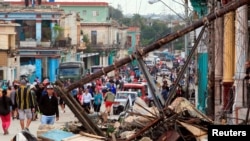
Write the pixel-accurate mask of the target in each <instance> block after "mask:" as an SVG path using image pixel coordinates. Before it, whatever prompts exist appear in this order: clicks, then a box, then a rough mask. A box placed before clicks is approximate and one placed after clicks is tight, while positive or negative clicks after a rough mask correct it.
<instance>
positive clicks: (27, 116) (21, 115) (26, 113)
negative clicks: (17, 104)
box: [18, 109, 32, 120]
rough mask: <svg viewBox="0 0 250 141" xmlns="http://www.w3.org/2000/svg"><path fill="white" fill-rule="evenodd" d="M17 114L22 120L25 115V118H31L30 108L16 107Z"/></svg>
mask: <svg viewBox="0 0 250 141" xmlns="http://www.w3.org/2000/svg"><path fill="white" fill-rule="evenodd" d="M18 115H19V119H20V120H24V119H25V115H26V118H27V119H32V111H31V109H24V110H21V109H18Z"/></svg>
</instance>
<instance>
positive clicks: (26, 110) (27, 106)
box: [15, 80, 35, 130]
mask: <svg viewBox="0 0 250 141" xmlns="http://www.w3.org/2000/svg"><path fill="white" fill-rule="evenodd" d="M26 83H27V82H26V81H25V80H21V84H20V87H19V88H18V89H17V90H16V95H15V106H16V107H17V109H18V114H19V120H20V125H21V128H22V130H24V129H26V130H28V129H29V125H30V123H31V121H32V111H35V109H34V106H35V98H34V97H33V95H32V94H31V91H30V89H29V88H28V87H27V86H26ZM25 116H26V118H27V122H26V126H25V125H24V120H25Z"/></svg>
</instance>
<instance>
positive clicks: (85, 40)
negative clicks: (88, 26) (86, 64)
mask: <svg viewBox="0 0 250 141" xmlns="http://www.w3.org/2000/svg"><path fill="white" fill-rule="evenodd" d="M82 41H83V42H85V45H86V50H85V51H86V52H91V51H92V50H91V47H90V40H89V37H88V35H87V34H84V33H83V38H82Z"/></svg>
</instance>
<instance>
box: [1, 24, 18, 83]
mask: <svg viewBox="0 0 250 141" xmlns="http://www.w3.org/2000/svg"><path fill="white" fill-rule="evenodd" d="M18 26H20V25H19V24H15V23H11V22H5V21H0V56H1V59H0V81H1V80H10V81H13V80H14V79H15V78H16V76H17V70H18V66H19V55H18V52H17V50H16V43H15V42H16V34H17V33H16V30H15V29H16V27H18Z"/></svg>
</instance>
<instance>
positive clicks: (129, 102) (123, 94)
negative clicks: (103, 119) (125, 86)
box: [112, 91, 138, 115]
mask: <svg viewBox="0 0 250 141" xmlns="http://www.w3.org/2000/svg"><path fill="white" fill-rule="evenodd" d="M137 96H138V93H137V92H132V91H118V92H117V93H116V96H115V100H114V103H113V105H112V108H113V110H112V111H113V115H119V114H120V113H121V112H123V111H125V110H127V109H128V108H130V107H131V106H133V104H134V101H135V99H136V97H137Z"/></svg>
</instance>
